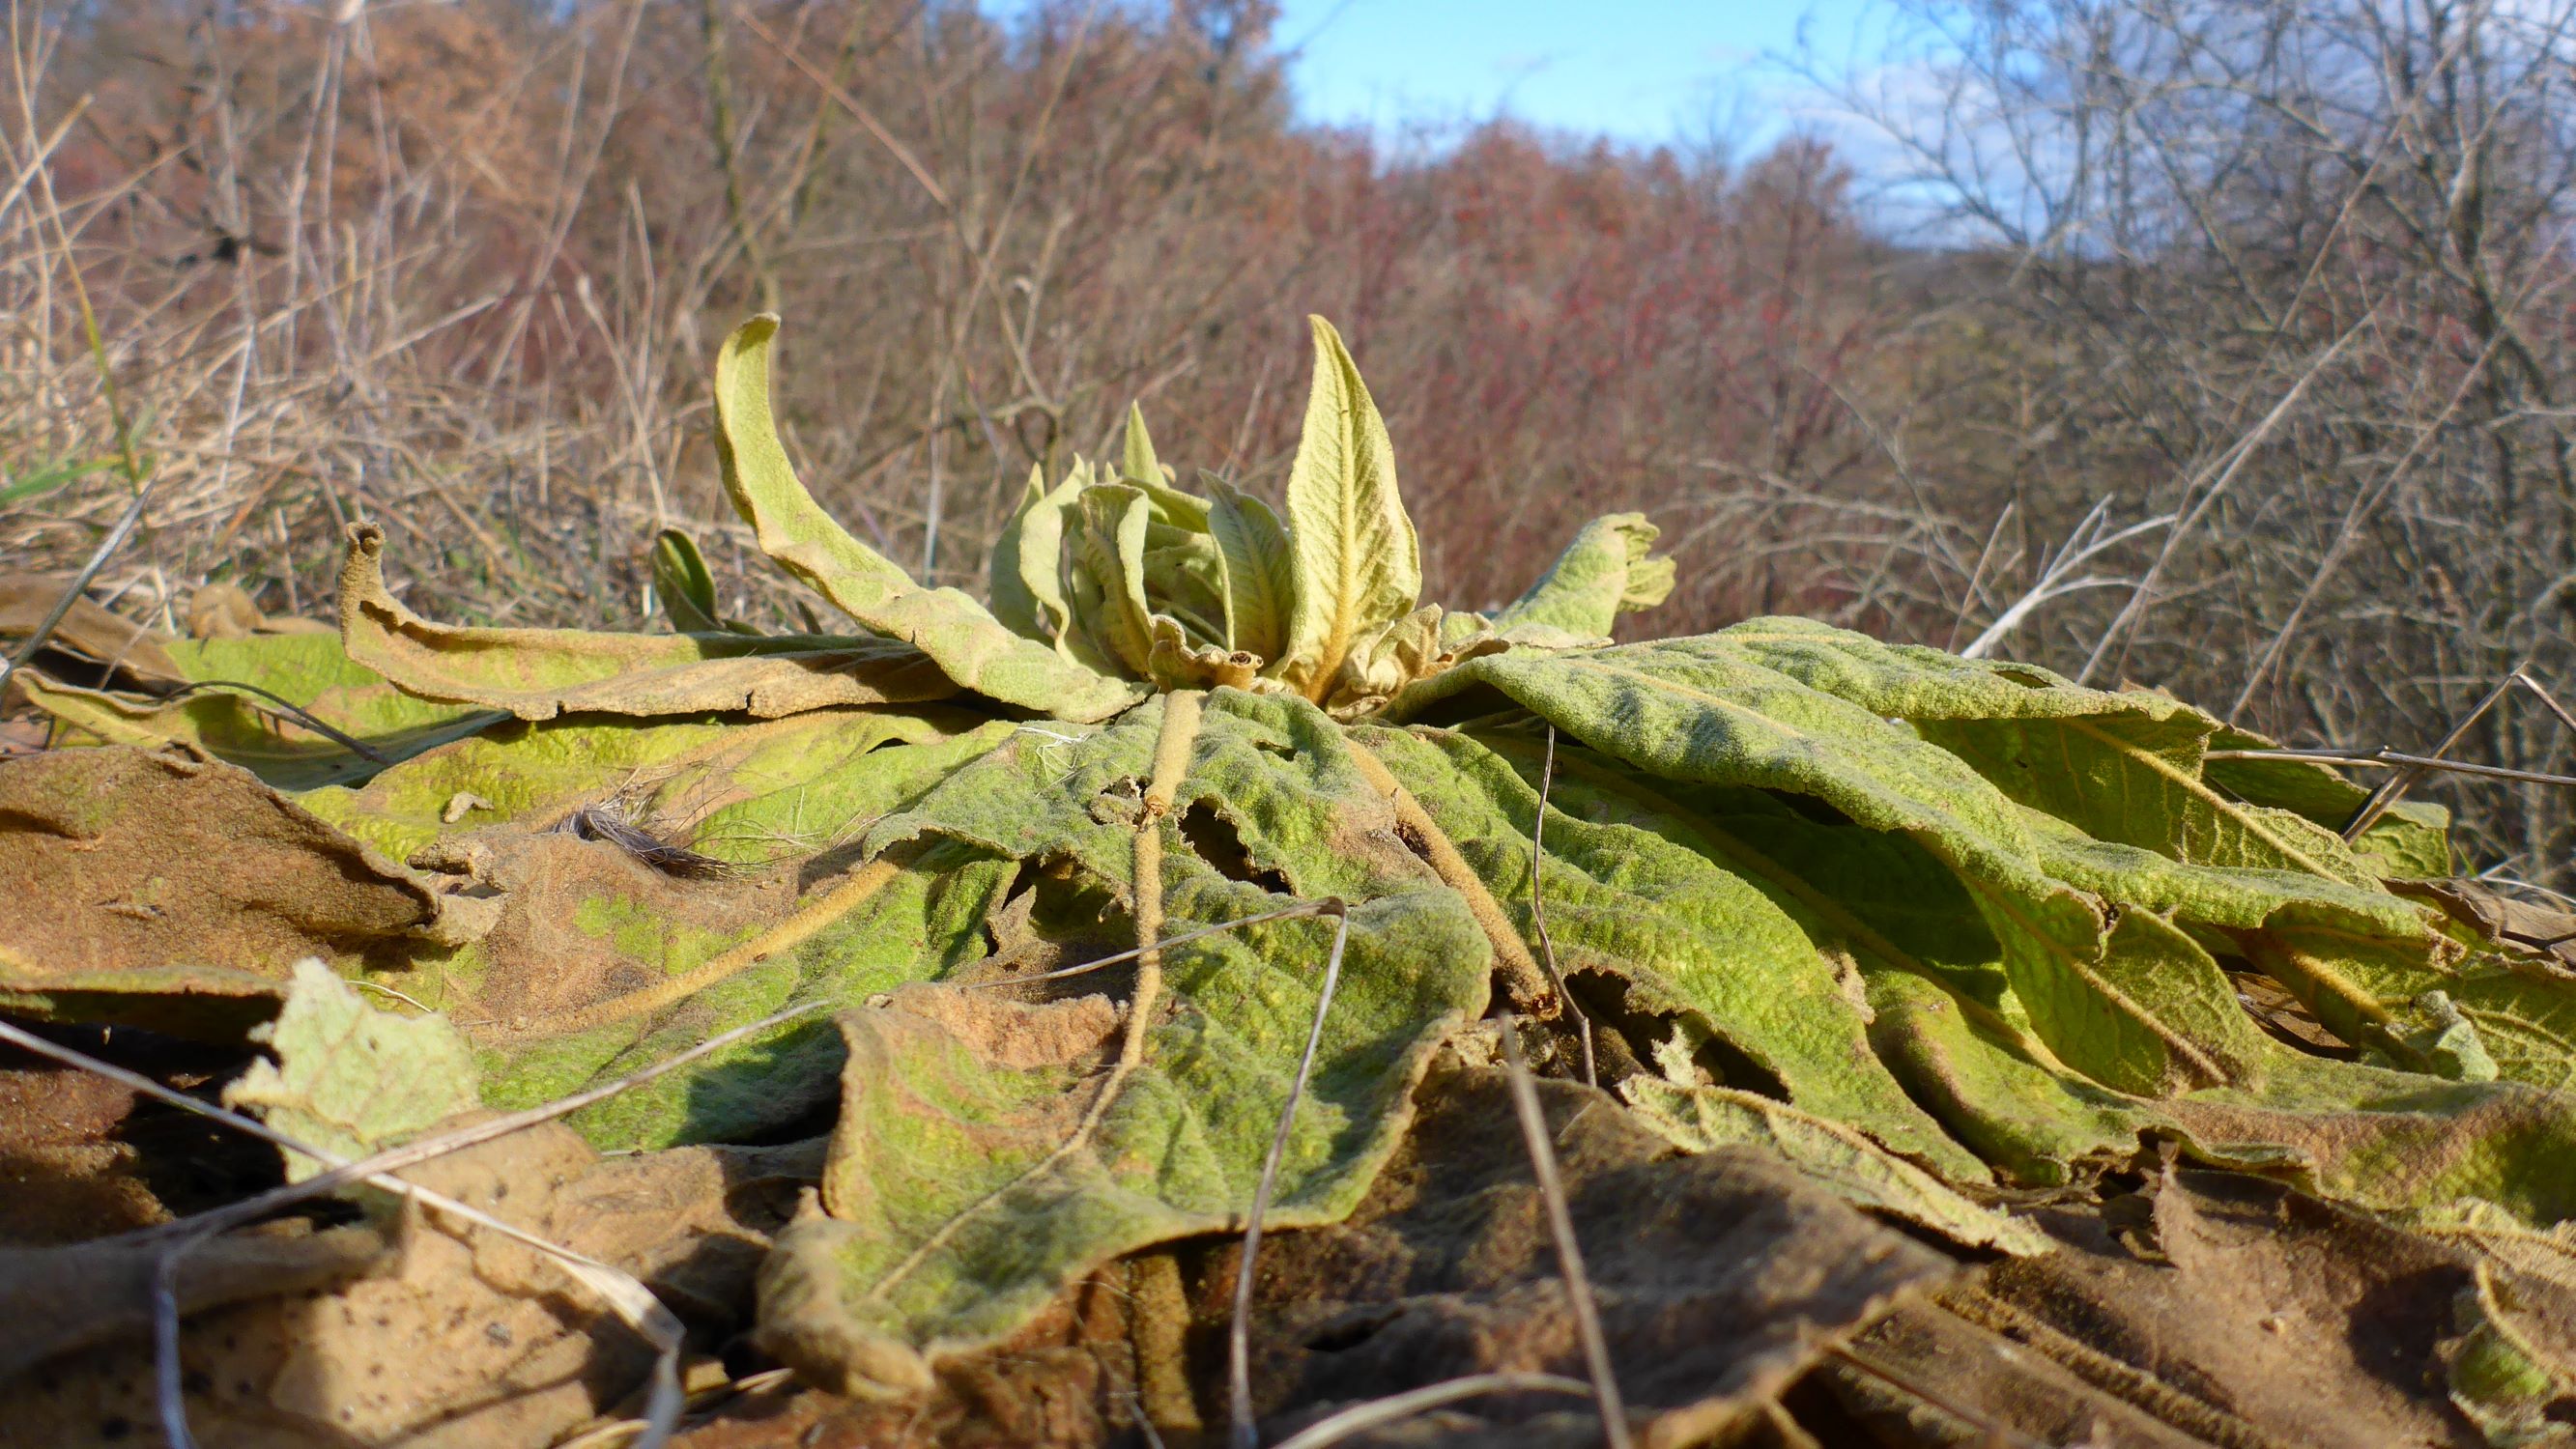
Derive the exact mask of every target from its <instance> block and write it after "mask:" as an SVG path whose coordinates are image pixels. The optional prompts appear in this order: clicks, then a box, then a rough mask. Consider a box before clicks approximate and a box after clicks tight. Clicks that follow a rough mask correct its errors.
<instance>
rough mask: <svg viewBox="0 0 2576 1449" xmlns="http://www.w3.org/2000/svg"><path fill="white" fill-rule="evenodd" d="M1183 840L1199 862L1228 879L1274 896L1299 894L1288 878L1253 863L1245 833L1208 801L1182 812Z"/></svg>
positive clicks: (1195, 803) (1197, 801) (1198, 802)
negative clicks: (1254, 886) (1196, 855)
mask: <svg viewBox="0 0 2576 1449" xmlns="http://www.w3.org/2000/svg"><path fill="white" fill-rule="evenodd" d="M1181 838H1182V839H1183V840H1186V841H1188V842H1189V843H1190V849H1191V850H1193V851H1196V852H1197V853H1198V857H1199V859H1201V860H1203V861H1206V862H1207V863H1208V864H1209V865H1210V866H1211V867H1213V868H1214V869H1215V870H1216V873H1217V874H1219V875H1221V876H1224V877H1225V878H1226V879H1228V880H1239V881H1242V882H1243V883H1244V884H1246V885H1257V886H1259V887H1261V888H1262V889H1263V890H1266V891H1269V892H1270V893H1271V894H1273V895H1292V894H1294V893H1295V892H1294V891H1293V890H1292V888H1291V887H1290V886H1289V884H1288V878H1287V877H1286V876H1284V875H1282V874H1280V873H1279V872H1278V871H1276V870H1267V869H1264V868H1262V867H1260V866H1257V865H1254V864H1253V863H1252V852H1251V851H1250V850H1248V849H1246V848H1245V847H1244V844H1243V832H1242V831H1240V830H1237V829H1236V828H1235V825H1234V822H1233V821H1231V820H1228V819H1226V818H1225V817H1224V816H1223V815H1221V814H1219V813H1218V812H1217V810H1216V808H1215V807H1214V806H1212V805H1210V804H1208V803H1207V802H1206V801H1204V800H1195V801H1192V802H1191V803H1190V808H1188V809H1187V810H1184V811H1182V812H1181Z"/></svg>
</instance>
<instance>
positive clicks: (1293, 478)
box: [1266, 317, 1422, 700]
mask: <svg viewBox="0 0 2576 1449" xmlns="http://www.w3.org/2000/svg"><path fill="white" fill-rule="evenodd" d="M1307 320H1308V321H1309V322H1310V323H1311V324H1312V326H1313V328H1314V334H1315V377H1314V384H1313V389H1312V391H1310V392H1309V393H1308V394H1307V397H1306V425H1305V431H1304V432H1303V433H1302V434H1300V435H1299V437H1298V440H1297V457H1296V461H1295V462H1294V463H1292V464H1290V465H1289V469H1288V528H1289V534H1290V543H1291V545H1292V546H1291V549H1290V552H1289V557H1290V559H1291V560H1292V561H1293V570H1294V573H1293V577H1294V578H1295V580H1296V594H1295V597H1294V598H1293V599H1292V600H1291V602H1290V605H1289V615H1288V637H1287V643H1286V648H1285V649H1284V650H1283V651H1282V652H1281V653H1280V654H1279V656H1277V657H1276V658H1274V659H1273V660H1272V662H1271V667H1270V669H1269V670H1268V671H1266V672H1268V673H1269V674H1271V675H1272V676H1273V677H1275V678H1278V679H1282V680H1285V681H1286V682H1287V683H1289V684H1290V685H1293V686H1295V687H1296V688H1297V689H1299V690H1300V691H1302V692H1303V693H1304V694H1305V695H1306V697H1307V698H1309V699H1315V700H1320V699H1322V698H1324V696H1325V695H1326V693H1327V692H1329V691H1330V690H1331V689H1332V687H1333V683H1334V681H1335V679H1336V678H1337V677H1338V676H1339V674H1340V672H1341V668H1342V661H1343V659H1345V658H1347V657H1348V656H1349V654H1350V652H1351V648H1352V646H1353V645H1354V644H1355V643H1356V642H1357V641H1358V640H1359V638H1360V636H1361V635H1362V634H1364V633H1366V632H1367V631H1368V630H1370V629H1372V628H1374V627H1376V626H1378V625H1381V624H1386V623H1389V622H1392V621H1393V620H1396V619H1399V618H1402V617H1403V616H1404V615H1406V614H1409V613H1411V612H1413V608H1414V605H1415V604H1416V603H1417V602H1419V600H1420V597H1421V594H1422V545H1421V542H1420V540H1419V539H1417V538H1416V537H1415V536H1414V532H1413V520H1412V519H1411V518H1409V517H1407V516H1406V514H1405V511H1404V500H1403V498H1402V497H1401V496H1400V495H1398V494H1397V492H1396V486H1395V445H1394V444H1393V443H1391V442H1389V441H1388V440H1387V436H1386V420H1385V419H1384V418H1382V417H1380V416H1378V411H1377V403H1376V402H1375V401H1374V400H1373V399H1371V398H1370V397H1369V391H1368V384H1367V383H1365V382H1362V381H1361V380H1360V370H1359V366H1358V364H1356V363H1354V362H1352V361H1351V354H1350V351H1349V349H1347V348H1345V347H1344V346H1343V345H1342V338H1341V334H1340V333H1337V332H1335V331H1334V330H1333V327H1332V324H1331V323H1329V322H1326V321H1325V320H1324V319H1323V318H1321V317H1312V318H1309V319H1307Z"/></svg>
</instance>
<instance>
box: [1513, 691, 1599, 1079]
mask: <svg viewBox="0 0 2576 1449" xmlns="http://www.w3.org/2000/svg"><path fill="white" fill-rule="evenodd" d="M1555 784H1556V726H1554V725H1549V726H1548V727H1547V759H1546V761H1545V762H1544V763H1542V764H1541V765H1540V766H1539V772H1538V811H1537V813H1536V814H1533V815H1532V816H1531V817H1530V924H1531V925H1533V926H1535V927H1537V929H1538V949H1539V957H1540V959H1541V961H1543V962H1544V963H1545V964H1546V966H1547V978H1548V980H1550V981H1552V982H1554V983H1556V995H1557V999H1558V1000H1560V1001H1562V1002H1564V1003H1565V1009H1566V1011H1567V1012H1568V1013H1569V1014H1570V1015H1572V1016H1573V1018H1574V1029H1575V1032H1576V1034H1577V1035H1578V1037H1579V1038H1580V1039H1581V1040H1582V1042H1583V1085H1585V1086H1587V1087H1597V1086H1600V1085H1601V1069H1600V1067H1599V1065H1598V1064H1597V1063H1596V1062H1595V1061H1594V1059H1593V1055H1592V1017H1591V1016H1590V1014H1588V1013H1587V1012H1585V1011H1584V1009H1583V1008H1582V1007H1581V1006H1579V1005H1577V1004H1576V1003H1575V1000H1574V993H1573V992H1572V991H1571V990H1569V989H1567V987H1566V984H1565V969H1564V968H1563V967H1561V966H1559V965H1558V964H1557V962H1556V938H1555V937H1553V936H1551V935H1549V934H1548V932H1547V903H1546V901H1545V900H1544V899H1543V898H1542V896H1543V893H1542V892H1541V891H1540V890H1539V883H1538V877H1539V872H1540V871H1541V870H1543V869H1545V867H1546V865H1547V796H1548V791H1549V790H1550V789H1551V788H1553V787H1554V786H1555Z"/></svg>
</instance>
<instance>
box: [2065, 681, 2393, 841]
mask: <svg viewBox="0 0 2576 1449" xmlns="http://www.w3.org/2000/svg"><path fill="white" fill-rule="evenodd" d="M2065 723H2066V725H2067V726H2068V727H2069V728H2072V729H2077V730H2081V731H2083V732H2084V733H2085V734H2088V735H2091V736H2092V737H2093V738H2094V739H2095V740H2097V741H2099V742H2100V743H2102V744H2104V745H2107V746H2109V747H2110V748H2111V749H2112V750H2113V751H2114V752H2116V753H2119V754H2124V755H2127V756H2130V757H2131V758H2133V759H2136V760H2137V761H2138V762H2139V763H2141V764H2143V765H2145V766H2146V768H2147V769H2149V770H2150V771H2153V772H2154V773H2156V774H2159V775H2162V776H2164V777H2165V778H2166V779H2167V780H2170V781H2172V782H2173V783H2174V784H2175V785H2177V786H2179V787H2181V789H2182V790H2183V792H2184V793H2185V794H2188V795H2192V796H2195V797H2197V798H2198V799H2199V800H2200V801H2201V802H2202V803H2203V804H2205V805H2207V806H2208V807H2209V808H2210V809H2211V810H2212V811H2214V812H2216V813H2217V814H2218V816H2219V817H2220V818H2221V819H2225V820H2232V821H2234V822H2235V823H2236V824H2237V826H2238V828H2240V829H2242V830H2244V831H2245V832H2246V833H2247V834H2249V835H2251V836H2253V837H2254V838H2255V839H2257V840H2260V841H2262V842H2263V843H2264V844H2266V845H2268V846H2270V847H2272V848H2273V849H2274V850H2277V851H2279V852H2280V853H2281V854H2282V856H2283V857H2284V858H2286V859H2288V860H2290V861H2292V862H2294V863H2296V864H2297V865H2298V867H2299V868H2300V869H2301V870H2304V871H2306V872H2307V873H2308V874H2310V875H2315V876H2323V877H2324V878H2325V879H2327V880H2342V879H2344V875H2343V873H2342V872H2341V871H2338V870H2335V869H2333V868H2332V867H2330V866H2327V865H2325V864H2323V863H2321V862H2319V861H2317V860H2314V859H2312V858H2310V857H2309V855H2308V854H2307V852H2305V851H2303V850H2300V849H2299V848H2298V847H2297V846H2295V845H2292V844H2291V843H2290V842H2288V841H2287V840H2283V839H2281V838H2280V837H2279V836H2277V835H2275V834H2274V833H2273V832H2272V831H2271V830H2270V829H2269V828H2267V827H2266V826H2265V825H2264V824H2263V822H2262V821H2260V820H2259V819H2257V818H2255V817H2254V816H2252V815H2248V814H2244V813H2241V812H2240V811H2239V809H2238V808H2237V806H2236V805H2235V803H2234V802H2232V801H2230V800H2228V799H2227V797H2225V796H2223V795H2221V794H2219V793H2218V792H2217V791H2215V790H2212V789H2211V788H2209V786H2208V784H2207V783H2206V782H2204V781H2203V780H2201V778H2200V777H2199V776H2197V775H2193V774H2188V773H2186V772H2184V771H2182V770H2180V769H2177V768H2175V766H2174V764H2173V762H2171V761H2170V760H2167V759H2165V758H2164V757H2163V756H2162V755H2159V754H2156V753H2155V752H2154V751H2152V750H2144V749H2140V748H2138V747H2137V746H2136V745H2133V744H2129V743H2128V742H2126V741H2124V740H2121V739H2119V738H2118V737H2117V736H2114V735H2112V734H2110V733H2108V732H2106V731H2104V730H2102V729H2101V728H2100V727H2098V726H2096V725H2095V724H2094V723H2093V722H2092V721H2090V720H2088V719H2085V718H2083V717H2082V716H2080V715H2069V716H2066V717H2065Z"/></svg>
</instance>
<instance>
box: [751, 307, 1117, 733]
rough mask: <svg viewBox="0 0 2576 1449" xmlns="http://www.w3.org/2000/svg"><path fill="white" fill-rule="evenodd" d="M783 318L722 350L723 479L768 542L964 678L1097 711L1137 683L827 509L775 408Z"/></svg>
mask: <svg viewBox="0 0 2576 1449" xmlns="http://www.w3.org/2000/svg"><path fill="white" fill-rule="evenodd" d="M777 334H778V319H777V318H776V317H773V316H768V315H763V316H759V317H755V318H753V319H752V320H750V321H748V322H746V323H744V324H743V325H742V326H740V327H738V328H736V329H735V330H734V333H733V335H732V336H730V337H728V338H726V339H725V343H724V346H723V347H722V348H720V349H719V350H718V351H717V353H716V387H715V391H716V423H717V431H716V443H717V456H718V458H719V459H720V460H721V461H722V463H723V465H724V483H725V491H726V493H728V494H729V495H731V497H732V499H733V504H734V507H735V509H736V510H738V511H739V512H740V513H741V514H742V516H743V518H744V520H745V521H746V522H748V523H750V524H751V526H752V528H753V529H754V530H755V531H756V532H757V533H758V534H759V537H760V547H761V551H762V552H764V553H766V554H768V555H769V556H770V558H771V559H773V560H775V561H776V562H777V564H778V566H779V567H781V568H783V569H785V570H787V572H788V573H790V574H793V575H794V576H796V577H797V578H798V579H801V580H803V581H804V583H805V584H806V585H807V586H808V587H810V588H812V589H814V590H815V591H816V592H817V593H820V594H821V595H823V597H825V598H827V599H829V600H831V601H832V603H833V605H834V606H835V607H837V608H839V609H840V610H841V611H842V612H843V613H846V614H848V615H849V616H850V617H851V618H854V619H856V620H858V621H859V622H860V623H861V624H863V625H865V626H866V627H867V628H869V629H872V630H874V631H876V632H878V633H880V634H884V635H887V636H889V637H891V638H894V639H898V640H901V641H903V642H904V643H906V644H909V645H912V646H913V647H915V648H917V649H918V650H920V651H921V652H922V653H923V654H926V655H928V656H929V657H930V659H931V660H932V662H933V663H935V664H936V665H937V666H938V668H939V669H940V670H941V671H942V672H943V673H945V674H946V675H947V677H948V678H950V679H952V680H955V681H956V682H957V684H958V685H959V686H960V687H962V688H965V689H969V690H972V691H974V692H975V693H977V694H980V695H983V696H985V697H986V698H988V699H994V700H998V701H1000V702H1002V703H1004V704H1011V705H1018V706H1020V707H1021V708H1024V709H1033V710H1037V711H1039V712H1041V713H1044V714H1050V715H1053V716H1055V717H1056V718H1058V719H1074V720H1091V719H1100V718H1103V717H1105V716H1108V715H1111V714H1114V713H1116V712H1117V711H1118V710H1120V709H1123V708H1125V707H1126V705H1127V703H1128V702H1129V700H1130V699H1132V698H1133V693H1132V691H1131V690H1130V689H1129V687H1128V686H1127V685H1125V684H1123V683H1121V682H1120V681H1117V680H1114V679H1106V678H1103V677H1101V676H1100V675H1098V674H1095V673H1093V672H1092V671H1090V670H1088V669H1084V668H1082V667H1081V666H1079V665H1077V664H1073V663H1071V662H1069V661H1067V660H1065V659H1063V658H1061V657H1059V656H1058V655H1057V654H1056V653H1055V651H1053V650H1051V649H1049V648H1047V647H1046V646H1045V645H1043V644H1040V643H1038V642H1037V641H1035V640H1034V639H1029V638H1024V637H1022V636H1020V635H1018V634H1015V633H1013V632H1011V631H1010V630H1009V629H1007V628H1005V627H1003V625H1002V623H1001V622H1000V621H999V620H997V619H995V618H994V617H993V615H992V614H991V613H989V612H988V611H986V609H985V608H984V606H983V605H981V604H978V603H976V602H975V601H974V600H973V599H972V598H969V597H968V596H967V595H965V594H964V593H961V592H959V591H958V590H956V589H926V588H923V587H922V586H921V585H919V584H917V583H915V582H913V580H912V578H911V577H910V576H909V575H907V574H905V573H904V571H903V570H902V569H900V568H897V567H896V566H895V565H894V564H892V563H890V562H888V561H887V560H886V559H884V558H882V557H880V556H878V555H877V554H876V553H875V552H874V551H873V550H871V549H870V548H868V547H867V546H866V545H865V544H862V543H860V542H859V541H858V540H857V539H855V538H852V537H851V536H850V535H849V532H848V531H847V530H845V529H843V528H842V527H841V525H840V524H838V523H836V522H834V521H833V520H832V516H831V515H830V514H828V513H825V512H824V511H823V509H822V507H821V505H819V504H817V503H816V502H815V501H814V498H813V495H811V494H809V493H807V492H806V491H805V485H804V484H803V483H800V482H798V481H797V478H796V470H795V468H794V466H793V465H791V464H790V463H789V462H788V461H787V449H786V447H785V446H784V445H783V444H781V443H780V442H779V439H778V428H777V424H776V422H775V421H774V420H773V418H772V417H771V415H770V351H771V345H772V342H773V340H774V339H775V338H776V336H777Z"/></svg>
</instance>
